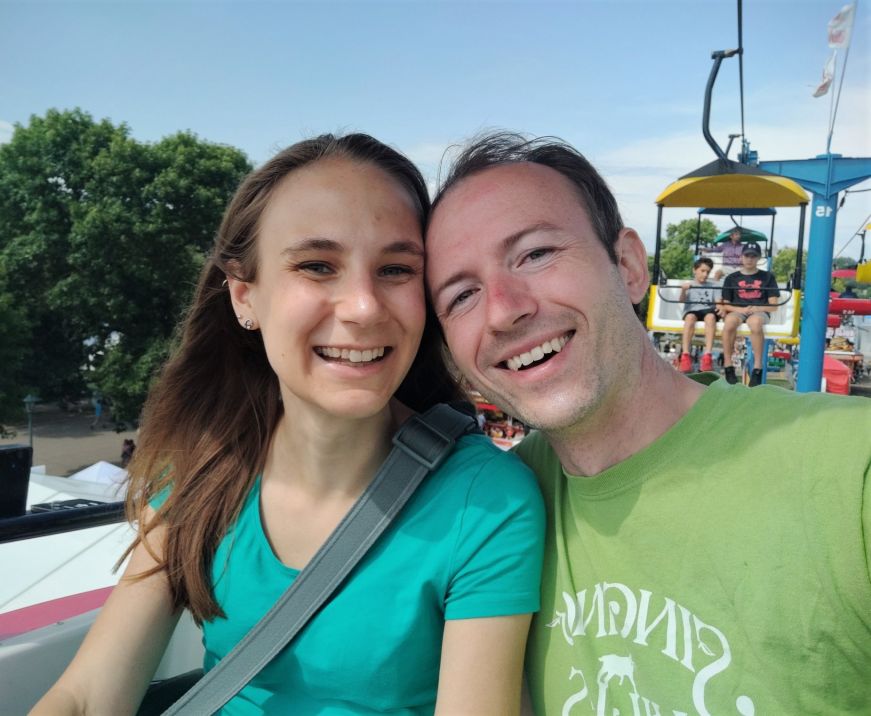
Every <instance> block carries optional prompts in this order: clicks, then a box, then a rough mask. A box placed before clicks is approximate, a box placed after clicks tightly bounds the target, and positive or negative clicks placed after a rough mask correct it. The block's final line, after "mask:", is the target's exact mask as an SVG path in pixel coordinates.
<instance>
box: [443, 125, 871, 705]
mask: <svg viewBox="0 0 871 716" xmlns="http://www.w3.org/2000/svg"><path fill="white" fill-rule="evenodd" d="M427 252H428V264H427V281H428V284H429V288H430V291H431V295H432V299H433V302H434V305H435V309H436V313H437V314H438V316H439V319H440V321H441V324H442V327H443V329H444V333H445V336H446V339H447V342H448V345H449V347H450V349H451V351H452V352H453V355H454V358H455V360H456V363H457V366H458V367H459V368H460V370H461V371H462V372H463V373H464V374H465V376H466V377H467V378H468V379H469V380H470V381H471V383H472V384H473V385H474V386H475V387H476V388H478V389H479V390H480V391H481V392H482V393H483V394H484V395H486V396H487V397H488V398H489V399H490V400H492V401H493V402H495V403H496V404H497V405H499V406H500V408H502V409H503V410H505V411H506V412H508V413H511V414H513V415H515V416H517V417H519V418H520V419H521V420H522V421H523V422H524V423H527V424H528V425H530V426H533V427H536V428H538V431H537V432H534V433H533V434H532V435H530V436H529V437H527V438H526V440H525V441H524V442H523V443H522V445H521V446H520V450H519V453H520V455H521V457H522V458H523V459H524V460H526V461H527V462H528V463H529V464H530V465H531V466H532V467H533V468H534V469H535V470H536V472H537V473H538V474H539V477H540V479H541V485H542V490H543V493H544V496H545V502H546V505H547V509H548V518H549V524H548V532H547V546H546V556H545V568H544V576H543V583H542V609H541V611H540V613H539V614H538V616H537V617H536V619H535V620H534V622H533V627H532V631H531V634H530V643H529V649H528V668H527V672H528V678H529V685H530V690H531V694H532V698H533V702H534V705H535V707H536V711H537V713H538V714H539V716H541V715H542V714H546V715H549V714H561V715H570V714H588V713H596V714H608V716H612V715H613V714H621V715H624V716H625V715H626V714H644V715H648V714H662V715H663V716H665V714H669V715H671V714H690V713H698V714H723V713H728V714H742V715H744V716H746V715H747V714H760V715H761V714H799V713H869V711H871V693H869V692H871V681H869V674H871V579H869V565H868V556H867V555H868V554H871V537H869V536H871V498H864V499H863V495H864V494H865V492H863V491H871V486H868V485H867V483H868V480H869V470H871V467H869V466H871V441H869V439H868V437H869V435H871V403H869V402H867V401H864V402H863V399H858V398H855V399H851V398H832V397H828V396H822V395H816V394H815V395H811V396H799V395H796V394H794V393H790V392H787V391H782V390H780V389H776V388H770V387H761V388H758V389H755V390H752V391H751V390H747V389H746V388H744V387H743V386H732V385H729V384H728V383H727V382H726V381H717V382H715V383H713V384H712V385H711V386H710V387H707V388H706V387H704V386H702V385H700V384H699V383H696V382H694V381H692V380H690V379H689V378H687V377H685V376H683V375H681V374H680V373H678V372H676V371H674V370H672V369H671V367H670V366H668V365H667V364H666V363H665V361H663V360H662V359H661V358H660V357H659V356H658V355H657V354H656V353H655V351H654V349H653V346H652V345H651V343H650V341H649V340H647V336H646V334H645V331H644V328H643V327H642V325H641V324H640V322H639V321H638V319H637V318H636V316H635V313H634V310H633V304H636V303H637V302H639V301H640V300H641V299H642V297H643V296H644V295H645V293H646V291H647V289H648V273H647V259H646V255H645V250H644V247H643V246H642V243H641V239H640V238H639V236H638V235H637V234H636V233H635V231H633V230H632V229H628V228H625V227H624V226H623V224H622V221H621V219H620V214H619V212H618V210H617V205H616V202H615V200H614V197H613V196H612V194H611V193H610V191H609V190H608V188H607V186H606V185H605V183H604V182H603V180H602V179H601V177H600V176H599V175H598V174H597V173H596V171H595V170H594V169H593V167H592V166H591V165H590V164H589V163H588V162H587V161H586V160H585V159H584V158H583V157H582V156H581V155H580V154H578V153H577V152H576V151H575V150H574V149H572V148H571V147H569V146H567V145H565V144H563V143H560V142H556V141H549V140H533V141H526V140H525V139H524V138H523V137H519V136H516V135H492V136H489V137H485V138H483V139H481V140H479V141H477V142H476V143H474V144H473V145H471V146H470V147H469V148H467V149H466V150H465V151H464V152H463V153H462V154H461V155H460V156H459V158H458V159H457V160H456V162H455V164H454V166H453V167H452V169H451V171H450V172H449V174H448V177H447V179H446V181H445V184H444V186H443V188H442V190H441V192H440V194H439V195H438V197H437V198H436V203H435V208H434V212H433V215H432V218H431V221H430V225H429V228H428V231H427ZM866 486H867V490H866Z"/></svg>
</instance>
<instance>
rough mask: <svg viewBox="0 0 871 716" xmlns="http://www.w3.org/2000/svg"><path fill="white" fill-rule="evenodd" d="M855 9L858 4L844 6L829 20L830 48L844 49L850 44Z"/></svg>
mask: <svg viewBox="0 0 871 716" xmlns="http://www.w3.org/2000/svg"><path fill="white" fill-rule="evenodd" d="M855 9H856V3H850V4H849V5H844V7H842V8H841V11H840V12H839V13H838V14H837V15H835V16H834V17H833V18H832V19H831V20H829V47H831V48H833V49H843V48H845V47H847V46H848V45H849V44H850V33H851V32H852V31H853V16H854V10H855Z"/></svg>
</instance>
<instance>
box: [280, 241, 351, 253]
mask: <svg viewBox="0 0 871 716" xmlns="http://www.w3.org/2000/svg"><path fill="white" fill-rule="evenodd" d="M341 250H342V245H341V244H340V243H339V242H338V241H333V240H332V239H324V238H320V237H316V236H313V237H311V238H309V239H302V240H301V241H297V242H296V243H294V244H293V245H292V246H288V247H287V248H286V249H284V250H283V251H282V252H281V255H282V256H284V255H288V254H291V255H292V254H299V253H303V252H304V251H341Z"/></svg>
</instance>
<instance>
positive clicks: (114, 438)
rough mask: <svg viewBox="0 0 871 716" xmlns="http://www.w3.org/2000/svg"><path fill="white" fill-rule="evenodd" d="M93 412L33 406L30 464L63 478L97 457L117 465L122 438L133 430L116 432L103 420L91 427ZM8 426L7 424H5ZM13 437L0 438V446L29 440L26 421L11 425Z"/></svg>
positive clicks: (86, 465)
mask: <svg viewBox="0 0 871 716" xmlns="http://www.w3.org/2000/svg"><path fill="white" fill-rule="evenodd" d="M93 420H94V415H93V413H92V412H91V413H90V414H89V413H84V414H81V413H67V412H64V411H62V410H60V409H58V408H57V407H54V406H36V409H35V410H34V412H33V464H34V465H45V466H46V467H45V471H46V473H48V474H49V475H58V476H60V477H66V476H68V475H71V474H73V473H74V472H77V471H79V470H81V469H82V468H84V467H88V466H89V465H93V464H94V463H95V462H98V461H99V460H105V461H106V462H111V463H114V464H115V465H120V463H121V447H122V443H123V441H124V438H133V439H134V440H135V439H136V432H135V431H125V432H121V433H116V432H115V430H114V429H113V427H114V426H113V425H111V424H109V423H106V424H104V425H99V426H97V428H96V429H94V430H91V428H90V425H91V422H92V421H93ZM7 427H9V426H7ZM14 430H16V431H17V433H18V434H17V435H16V436H15V437H14V438H0V445H9V444H11V443H24V444H25V445H26V444H27V441H28V431H27V423H24V424H23V425H16V426H14Z"/></svg>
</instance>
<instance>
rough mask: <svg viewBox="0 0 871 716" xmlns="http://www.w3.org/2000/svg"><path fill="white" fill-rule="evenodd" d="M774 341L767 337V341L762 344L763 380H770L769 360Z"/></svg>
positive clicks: (764, 381)
mask: <svg viewBox="0 0 871 716" xmlns="http://www.w3.org/2000/svg"><path fill="white" fill-rule="evenodd" d="M772 343H773V341H772V340H771V339H770V338H766V339H765V342H764V343H763V344H762V382H763V383H767V382H768V360H769V357H770V356H771V344H772Z"/></svg>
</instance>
